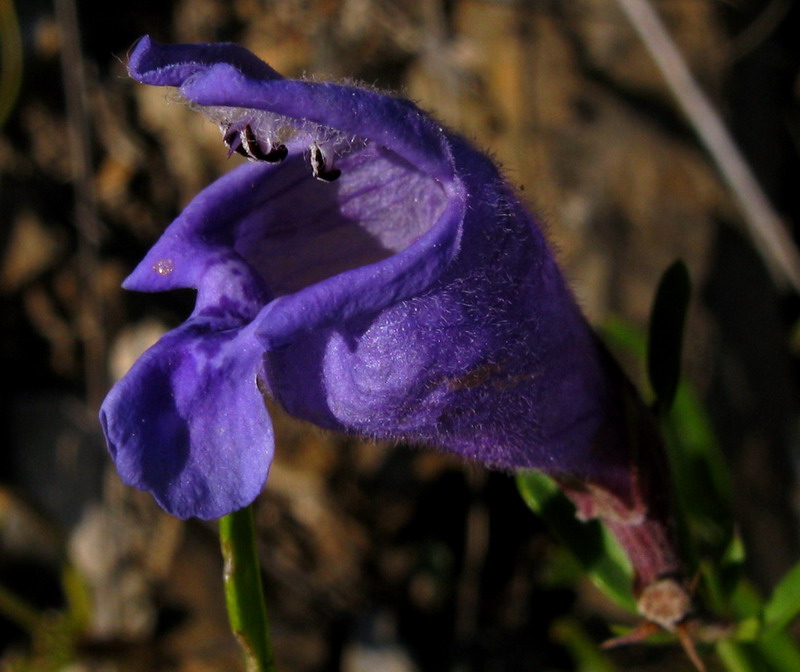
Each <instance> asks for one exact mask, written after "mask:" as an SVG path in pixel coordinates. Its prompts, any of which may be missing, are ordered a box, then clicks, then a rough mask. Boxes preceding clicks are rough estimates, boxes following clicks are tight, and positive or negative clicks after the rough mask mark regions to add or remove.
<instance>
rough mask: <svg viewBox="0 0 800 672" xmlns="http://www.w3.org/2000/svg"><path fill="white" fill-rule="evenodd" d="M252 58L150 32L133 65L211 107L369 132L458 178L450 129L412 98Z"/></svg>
mask: <svg viewBox="0 0 800 672" xmlns="http://www.w3.org/2000/svg"><path fill="white" fill-rule="evenodd" d="M245 55H246V56H245ZM248 57H249V58H248ZM250 58H253V59H255V56H253V55H252V54H250V53H249V52H244V53H242V51H240V48H239V49H236V48H235V45H227V44H226V45H216V46H215V45H183V46H170V45H161V44H158V43H156V42H154V41H153V40H150V39H149V38H144V39H142V41H140V42H139V44H138V45H137V46H136V48H135V49H134V51H133V53H132V54H131V58H130V63H129V66H128V71H129V73H130V75H131V77H133V78H134V79H136V80H138V81H140V82H144V83H146V84H156V85H161V86H177V87H179V88H180V90H181V93H183V95H185V96H186V97H187V98H188V99H189V100H191V101H193V102H194V103H196V104H198V105H202V106H205V107H231V108H249V109H257V110H265V111H269V112H272V113H275V114H278V115H282V116H285V117H289V118H291V119H296V120H305V121H309V122H313V123H315V124H319V125H321V126H325V127H329V128H331V129H335V130H336V131H339V132H340V133H342V134H343V135H345V136H356V137H361V138H368V139H370V140H373V141H375V142H377V143H379V144H381V145H383V146H385V147H388V148H390V149H391V150H393V151H394V152H396V153H397V154H399V155H400V156H402V157H403V158H405V159H406V160H407V161H409V162H410V163H412V164H413V165H415V166H417V167H418V168H419V169H420V170H422V171H424V172H426V173H428V174H429V175H431V176H432V177H435V178H437V179H440V180H442V181H446V180H450V179H452V178H453V167H452V162H451V158H450V151H449V144H448V142H447V138H446V136H445V133H444V129H443V128H442V127H441V126H440V125H439V124H438V123H437V122H435V121H434V120H433V119H431V118H430V117H429V116H428V115H426V114H425V113H424V112H422V111H421V110H420V109H419V108H418V107H417V106H416V105H414V104H413V103H411V102H409V101H406V100H402V99H399V98H393V97H391V96H387V95H385V94H381V93H377V92H375V91H370V90H367V89H362V88H357V87H353V86H341V85H338V84H330V83H322V82H306V81H298V80H291V79H285V78H282V77H280V76H279V75H277V73H275V71H274V70H272V68H269V67H268V66H266V65H264V64H262V65H263V66H264V68H266V70H264V69H263V68H258V67H256V64H254V63H252V62H251V60H250ZM190 59H194V60H190ZM255 60H256V61H258V59H255ZM258 63H260V61H258Z"/></svg>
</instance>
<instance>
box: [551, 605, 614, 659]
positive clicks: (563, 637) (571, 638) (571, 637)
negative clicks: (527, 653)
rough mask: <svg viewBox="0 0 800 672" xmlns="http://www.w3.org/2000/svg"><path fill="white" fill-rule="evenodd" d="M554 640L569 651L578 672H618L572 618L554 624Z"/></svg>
mask: <svg viewBox="0 0 800 672" xmlns="http://www.w3.org/2000/svg"><path fill="white" fill-rule="evenodd" d="M550 633H551V636H552V638H553V639H554V640H555V641H556V642H558V643H559V644H561V646H563V647H564V648H565V649H567V651H569V654H570V656H571V657H572V660H573V662H574V663H575V670H576V672H617V667H616V666H615V665H614V664H613V663H612V662H611V660H610V659H609V658H608V656H606V655H605V654H604V653H603V652H602V651H601V650H600V649H598V648H597V643H596V642H595V641H594V640H593V639H592V638H591V637H589V635H587V634H586V631H585V630H584V628H583V627H582V626H581V624H580V623H579V622H578V621H576V620H574V619H571V618H562V619H559V620H558V621H556V622H555V623H554V624H553V627H552V629H551V631H550Z"/></svg>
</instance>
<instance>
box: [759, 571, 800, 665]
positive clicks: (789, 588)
mask: <svg viewBox="0 0 800 672" xmlns="http://www.w3.org/2000/svg"><path fill="white" fill-rule="evenodd" d="M798 614H800V562H798V563H797V564H796V565H795V566H794V567H792V569H790V570H789V571H788V572H787V573H786V575H785V576H784V577H783V578H782V579H781V581H780V583H778V585H777V586H775V589H774V590H773V591H772V595H771V597H770V598H769V600H768V601H767V603H766V605H765V606H764V628H765V629H766V630H767V631H770V632H772V631H777V630H782V629H783V628H785V627H786V626H787V625H789V623H791V622H792V621H793V620H794V619H795V618H796V617H797V615H798ZM798 669H800V668H798Z"/></svg>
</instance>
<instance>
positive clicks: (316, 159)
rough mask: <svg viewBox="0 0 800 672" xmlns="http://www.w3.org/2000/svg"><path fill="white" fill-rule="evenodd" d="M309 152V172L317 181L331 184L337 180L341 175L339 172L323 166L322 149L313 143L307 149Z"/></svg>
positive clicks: (323, 156)
mask: <svg viewBox="0 0 800 672" xmlns="http://www.w3.org/2000/svg"><path fill="white" fill-rule="evenodd" d="M309 150H310V151H311V172H312V173H313V175H314V177H316V178H317V179H318V180H322V181H323V182H333V181H334V180H336V179H338V178H339V175H341V174H342V171H341V170H338V169H337V168H331V169H330V170H328V168H327V167H326V165H325V155H324V154H323V153H322V149H321V148H320V146H319V145H318V144H317V143H316V142H315V143H314V144H313V145H311V147H310V148H309Z"/></svg>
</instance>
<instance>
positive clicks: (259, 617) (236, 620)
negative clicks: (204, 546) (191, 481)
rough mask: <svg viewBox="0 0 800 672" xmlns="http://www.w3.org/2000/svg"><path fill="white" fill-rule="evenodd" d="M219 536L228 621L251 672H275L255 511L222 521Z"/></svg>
mask: <svg viewBox="0 0 800 672" xmlns="http://www.w3.org/2000/svg"><path fill="white" fill-rule="evenodd" d="M219 536H220V542H221V545H222V556H223V558H224V560H225V575H224V583H225V603H226V605H227V607H228V618H229V620H230V623H231V630H233V634H234V635H236V639H238V640H239V644H240V646H241V647H242V649H243V650H244V657H245V664H246V669H247V672H275V662H274V654H273V651H272V642H271V640H270V636H269V624H268V621H267V607H266V605H265V604H264V592H263V588H262V586H261V567H260V565H259V562H258V553H257V550H256V540H255V524H254V522H253V510H252V507H250V506H248V507H245V508H244V509H241V510H239V511H234V512H233V513H231V514H229V515H227V516H225V517H223V518H220V521H219Z"/></svg>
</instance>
